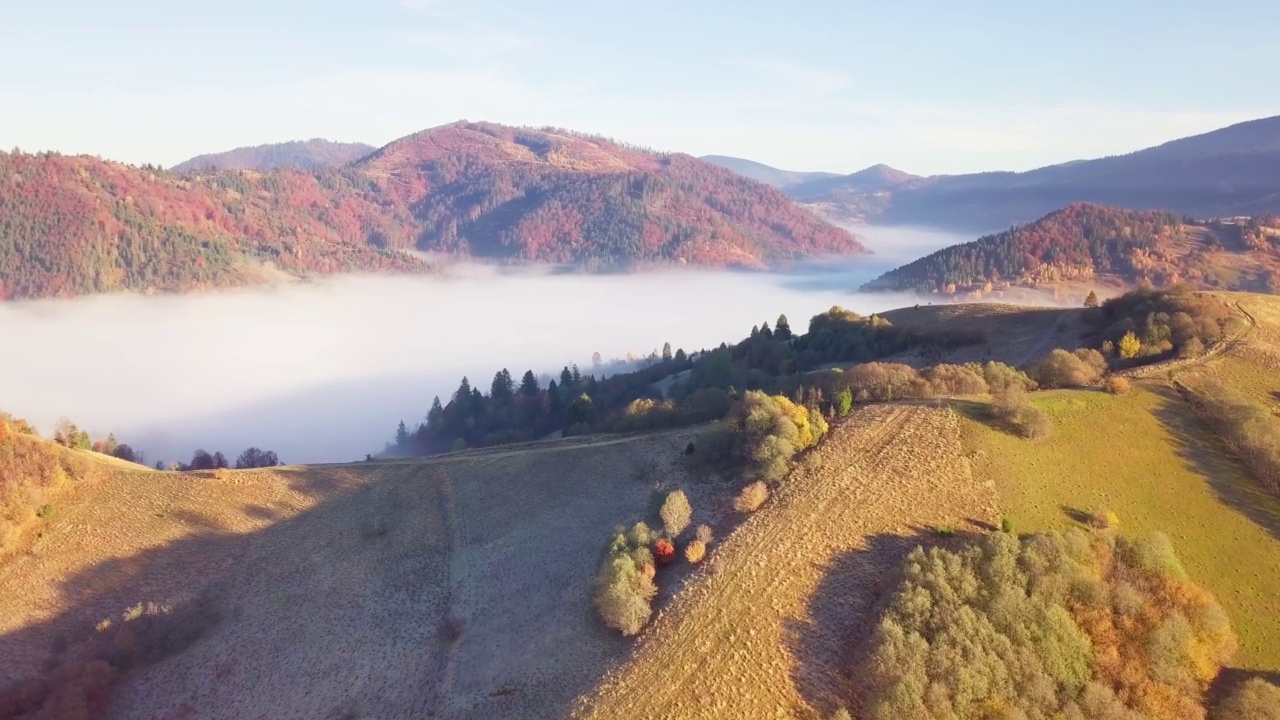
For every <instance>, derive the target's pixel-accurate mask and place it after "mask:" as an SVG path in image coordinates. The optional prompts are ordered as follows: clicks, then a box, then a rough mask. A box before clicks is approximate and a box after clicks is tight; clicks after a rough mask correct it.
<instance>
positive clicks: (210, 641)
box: [0, 430, 711, 719]
mask: <svg viewBox="0 0 1280 720" xmlns="http://www.w3.org/2000/svg"><path fill="white" fill-rule="evenodd" d="M693 433H696V430H681V431H674V432H668V433H660V434H653V435H644V436H631V437H624V438H608V439H598V438H597V439H593V440H583V439H575V440H573V441H570V442H564V443H546V444H541V445H537V446H525V447H522V448H517V449H503V450H496V451H492V452H468V453H464V454H460V455H458V456H445V457H444V458H440V459H434V460H429V461H402V462H375V463H357V464H350V465H333V466H317V467H307V468H292V467H291V468H280V469H274V470H270V471H266V470H264V471H234V472H222V473H218V474H216V475H215V474H214V473H199V474H174V473H157V472H141V471H139V472H115V473H111V474H110V477H108V478H106V479H103V480H101V481H98V482H97V483H96V484H94V485H92V486H87V487H82V488H79V490H80V492H79V493H78V494H77V496H76V497H74V498H70V497H68V498H66V499H63V500H62V501H61V503H62V504H61V505H60V506H59V511H58V514H57V516H56V517H55V518H54V519H53V520H52V521H51V522H50V523H49V524H48V525H47V526H46V527H45V528H44V529H43V533H42V536H41V537H40V538H39V539H38V540H37V541H36V542H35V543H34V545H32V546H31V548H30V550H29V551H28V552H27V553H24V554H23V555H21V556H19V557H16V558H14V559H12V560H11V561H9V562H7V563H6V564H4V565H3V566H0V657H3V658H5V662H4V663H3V666H2V667H0V687H2V686H4V685H6V684H8V683H10V682H13V681H15V680H19V679H21V678H24V677H30V676H33V675H36V674H38V673H40V671H41V668H42V667H44V666H45V663H46V662H47V661H48V660H49V659H50V658H51V657H62V658H72V657H75V656H76V653H77V651H78V650H79V649H80V648H81V647H82V645H81V643H82V641H83V640H84V639H85V638H87V637H89V636H90V635H92V634H93V633H94V630H93V628H94V626H95V624H97V623H99V622H100V621H102V620H104V619H108V618H111V619H114V620H115V621H116V622H117V623H118V622H120V619H121V617H122V616H123V614H124V613H125V612H126V610H127V609H128V608H130V607H134V606H136V605H137V604H138V603H146V602H155V603H159V604H167V605H171V606H175V607H182V606H184V604H186V603H190V602H191V600H192V598H194V597H196V596H198V595H202V594H203V597H205V598H207V599H208V600H209V604H210V606H211V607H213V608H214V609H215V610H216V613H209V615H210V617H209V618H206V619H207V620H208V622H209V629H208V630H207V632H205V633H204V635H203V637H201V638H199V639H198V640H196V641H195V643H194V644H192V645H191V646H190V647H187V648H186V649H185V650H183V651H182V652H180V653H178V654H176V655H173V656H170V657H169V658H168V659H165V660H161V661H159V662H157V663H155V664H152V665H150V666H146V667H142V668H139V669H137V670H134V671H132V672H130V673H129V674H127V675H126V676H125V678H124V680H123V681H121V682H120V683H118V684H117V685H116V686H115V688H114V689H113V691H112V698H113V699H112V704H111V707H110V712H109V713H108V716H109V717H113V718H259V717H273V718H276V717H297V718H353V719H354V718H402V717H403V718H408V717H432V716H434V717H448V718H506V717H510V718H522V717H557V716H563V715H565V714H567V713H568V711H569V708H570V705H571V703H572V701H573V699H574V698H575V697H577V696H578V695H579V694H581V693H583V692H587V691H589V690H590V689H591V688H593V687H594V686H595V685H596V684H597V683H598V681H599V679H600V676H601V675H602V674H603V673H604V672H605V671H607V670H608V669H609V668H610V667H612V666H613V665H615V664H616V663H618V662H619V661H620V660H622V659H623V658H624V657H625V655H626V653H627V650H628V648H629V646H630V644H629V643H628V642H626V641H624V640H622V639H621V638H619V637H617V636H616V634H613V633H610V632H608V631H606V630H605V629H604V628H603V627H602V626H601V624H600V623H599V622H598V620H597V619H596V617H595V613H594V610H593V609H592V608H591V605H590V590H591V578H592V577H593V576H594V573H595V569H596V565H597V563H598V561H599V558H600V552H601V550H602V548H603V545H604V541H605V540H606V539H607V536H608V533H609V532H610V531H611V530H612V529H613V527H614V526H615V525H618V524H622V523H629V522H632V521H634V520H636V519H639V518H640V517H642V516H643V515H645V514H646V513H647V512H648V511H649V507H650V503H651V499H652V496H653V493H654V490H655V489H656V488H658V487H670V486H673V485H676V484H681V483H683V481H684V479H685V478H684V475H683V473H682V471H681V470H680V469H679V468H678V467H677V462H678V460H679V458H680V456H681V451H682V450H683V449H684V446H685V444H686V443H687V442H688V441H689V439H690V437H691V436H692V434H693ZM686 491H687V492H689V495H690V498H691V499H692V501H693V504H694V507H695V521H696V522H703V521H706V520H708V519H709V518H708V517H707V513H706V509H707V508H709V507H710V505H711V504H710V503H707V502H704V499H705V497H704V496H705V492H706V491H705V489H704V487H703V486H695V485H690V486H688V487H686ZM201 607H203V605H202V606H201ZM215 620H216V621H215ZM266 709H269V711H268V710H266Z"/></svg>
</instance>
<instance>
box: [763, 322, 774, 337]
mask: <svg viewBox="0 0 1280 720" xmlns="http://www.w3.org/2000/svg"><path fill="white" fill-rule="evenodd" d="M760 334H761V335H763V336H765V337H767V338H772V337H773V331H772V330H770V329H769V321H768V320H765V321H764V323H763V324H762V325H760Z"/></svg>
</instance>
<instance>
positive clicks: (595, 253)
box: [0, 122, 865, 298]
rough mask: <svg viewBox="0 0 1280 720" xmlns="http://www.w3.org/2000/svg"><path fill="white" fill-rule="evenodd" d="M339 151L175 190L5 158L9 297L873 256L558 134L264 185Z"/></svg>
mask: <svg viewBox="0 0 1280 720" xmlns="http://www.w3.org/2000/svg"><path fill="white" fill-rule="evenodd" d="M307 146H310V148H311V149H310V150H306V151H303V150H299V148H305V147H307ZM322 151H323V152H322ZM335 152H337V151H336V149H335V147H333V146H332V145H330V144H319V145H316V144H308V143H303V144H300V145H299V146H296V147H293V148H292V149H289V150H287V151H286V150H282V149H281V148H280V147H276V148H275V149H271V148H270V146H268V147H267V148H258V149H253V150H249V151H237V152H234V153H232V155H233V156H234V160H232V159H227V157H226V156H223V157H222V159H220V160H215V161H213V162H216V163H230V162H233V161H234V162H235V163H238V164H242V165H247V166H248V167H249V168H250V169H231V170H227V169H215V170H199V169H191V170H188V171H186V172H181V173H180V172H174V171H166V170H163V169H161V168H155V167H149V166H148V167H141V168H139V167H134V166H130V165H124V164H120V163H113V162H108V161H104V160H101V159H98V158H93V157H86V156H80V157H69V156H62V155H57V154H52V153H43V154H38V155H31V154H23V153H16V154H10V153H0V298H34V297H50V296H70V295H78V294H85V293H94V292H109V291H115V290H123V289H131V290H140V291H153V290H188V289H196V288H203V287H215V286H226V285H238V284H245V283H254V282H265V281H270V280H272V279H275V278H279V277H280V275H281V274H284V275H291V276H301V275H308V274H317V273H337V272H345V271H356V270H359V271H409V272H412V271H425V270H428V269H429V265H428V263H427V262H426V261H424V260H423V259H421V258H420V257H419V256H417V255H415V254H413V253H412V252H411V251H415V250H421V251H431V252H438V253H448V254H454V255H459V256H468V257H476V258H490V259H496V260H501V261H536V262H552V263H565V264H572V265H575V266H577V267H580V268H585V269H590V270H595V269H608V268H626V267H634V266H642V265H648V264H667V263H690V264H704V265H713V266H745V267H764V266H767V265H770V264H773V263H778V262H784V261H788V260H792V259H798V258H803V257H806V256H810V255H819V254H821V255H826V254H851V253H860V252H864V251H865V248H863V247H862V245H861V244H859V243H858V241H857V240H856V239H855V238H854V237H853V236H852V235H850V234H849V233H848V232H846V231H845V230H842V229H840V228H837V227H834V226H832V225H830V224H828V223H826V222H824V221H823V220H821V219H819V218H818V217H816V216H814V215H813V214H812V213H810V212H807V211H806V210H804V209H802V208H800V207H799V206H797V205H796V204H795V203H794V202H792V201H791V200H789V199H788V198H787V197H785V196H784V195H782V194H781V193H780V192H779V191H777V190H776V189H774V188H771V187H768V186H766V185H763V184H760V183H757V182H755V181H752V180H748V179H745V178H742V177H741V176H739V175H737V174H735V173H732V172H730V171H728V170H725V169H723V168H720V167H717V166H715V165H712V164H710V163H706V162H703V161H701V160H698V159H696V158H693V157H690V156H688V155H678V154H675V155H662V154H657V153H653V152H649V151H645V150H640V149H636V148H632V147H629V146H626V145H623V144H620V143H617V142H613V141H611V140H607V139H604V138H599V137H590V136H585V135H581V134H577V133H573V132H569V131H564V130H554V129H543V130H531V129H520V128H512V127H505V126H502V125H494V124H489V123H468V122H460V123H454V124H452V125H446V126H443V127H438V128H434V129H432V130H427V131H424V132H420V133H417V134H414V135H410V136H408V137H406V138H402V139H400V140H397V141H395V142H393V143H391V144H389V145H387V146H385V147H383V148H381V149H378V150H376V151H374V152H372V153H361V159H359V160H357V161H355V162H353V163H349V164H346V165H342V166H340V167H319V168H315V169H310V170H300V169H293V168H278V169H265V170H263V169H262V168H263V167H265V164H276V163H282V162H284V159H285V158H293V160H292V162H301V161H302V160H301V159H302V158H310V160H308V162H313V163H314V162H319V159H318V158H321V157H328V158H330V160H332V158H333V157H334V156H335V155H334V153H335ZM343 152H355V150H354V149H348V150H345V151H343ZM193 162H195V161H193ZM326 162H327V161H326ZM273 166H274V165H273ZM191 167H193V168H196V167H199V165H198V164H197V165H193V166H191Z"/></svg>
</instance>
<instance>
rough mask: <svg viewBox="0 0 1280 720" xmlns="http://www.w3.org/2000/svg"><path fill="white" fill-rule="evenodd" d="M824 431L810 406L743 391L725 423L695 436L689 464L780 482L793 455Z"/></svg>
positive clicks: (819, 417) (704, 468) (822, 425)
mask: <svg viewBox="0 0 1280 720" xmlns="http://www.w3.org/2000/svg"><path fill="white" fill-rule="evenodd" d="M827 429H828V428H827V422H826V420H825V419H824V418H823V417H822V414H821V413H819V412H817V411H816V409H809V408H806V407H804V406H803V405H798V404H796V403H794V402H792V401H791V400H790V399H789V398H786V397H783V396H780V395H776V396H769V395H765V394H764V393H762V392H758V391H754V390H751V391H747V392H746V393H745V394H744V395H743V398H742V400H741V401H740V402H739V403H738V404H737V405H735V406H734V408H733V410H732V411H731V412H730V413H729V417H728V418H726V420H725V422H723V423H720V424H718V425H716V426H715V427H713V428H711V429H710V430H708V431H707V432H705V433H703V435H702V436H701V437H700V438H699V439H698V443H697V450H696V452H695V453H694V455H693V457H692V458H691V464H692V465H693V466H694V467H695V468H700V469H702V470H704V471H707V470H711V469H716V470H720V471H723V472H733V471H740V472H741V473H742V474H743V475H744V476H745V477H746V478H747V479H749V480H756V479H760V480H780V479H782V478H783V477H785V476H786V474H787V473H788V472H789V471H790V470H791V462H792V459H793V457H794V456H795V454H796V453H798V452H800V451H801V450H804V449H806V448H810V447H813V446H814V445H817V444H818V442H819V441H820V440H821V439H822V437H823V435H825V434H826V432H827Z"/></svg>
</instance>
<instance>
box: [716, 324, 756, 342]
mask: <svg viewBox="0 0 1280 720" xmlns="http://www.w3.org/2000/svg"><path fill="white" fill-rule="evenodd" d="M751 337H760V326H759V325H752V326H751ZM720 344H721V345H723V344H724V343H720Z"/></svg>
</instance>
